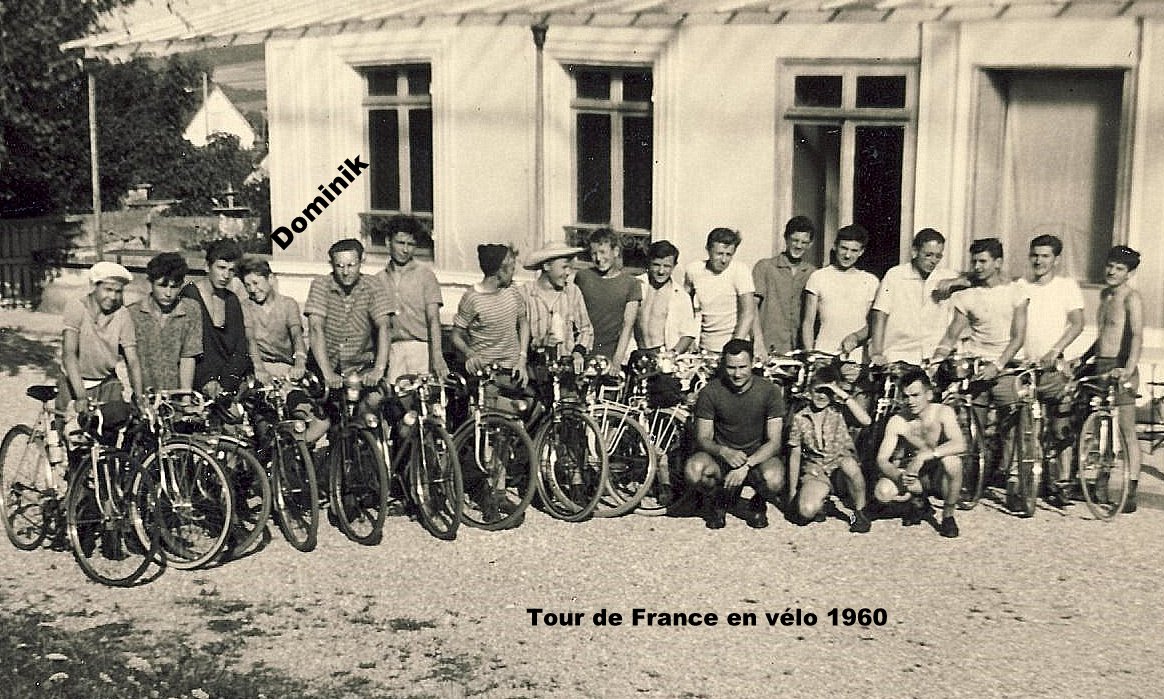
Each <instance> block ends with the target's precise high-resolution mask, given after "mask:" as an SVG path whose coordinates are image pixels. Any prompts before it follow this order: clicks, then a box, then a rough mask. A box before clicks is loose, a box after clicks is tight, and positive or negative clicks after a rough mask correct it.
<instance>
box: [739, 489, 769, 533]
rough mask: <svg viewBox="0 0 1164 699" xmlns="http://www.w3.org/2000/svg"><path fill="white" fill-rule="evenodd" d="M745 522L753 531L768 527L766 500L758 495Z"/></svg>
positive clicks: (750, 506) (752, 502)
mask: <svg viewBox="0 0 1164 699" xmlns="http://www.w3.org/2000/svg"><path fill="white" fill-rule="evenodd" d="M744 521H745V522H746V523H747V525H748V526H749V527H751V528H752V529H763V528H764V527H766V526H768V503H767V501H765V500H764V498H762V497H760V496H759V495H756V496H754V497H753V498H752V501H751V503H750V504H749V507H748V514H747V516H746V517H744Z"/></svg>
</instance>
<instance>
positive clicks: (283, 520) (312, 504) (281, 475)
mask: <svg viewBox="0 0 1164 699" xmlns="http://www.w3.org/2000/svg"><path fill="white" fill-rule="evenodd" d="M271 482H272V488H271V491H272V493H271V495H272V503H271V504H272V507H273V509H274V513H275V521H276V522H277V523H278V525H279V530H280V531H281V532H283V538H284V539H286V540H287V543H288V544H291V547H292V548H294V549H295V550H296V551H302V552H304V553H307V552H308V551H312V550H314V549H315V546H316V544H317V542H318V536H319V482H318V480H317V479H316V475H315V461H314V459H312V457H311V450H310V449H308V448H307V444H305V443H304V442H303V441H302V440H298V439H295V437H294V436H292V435H290V434H288V433H287V432H286V431H285V430H282V429H279V430H276V431H275V436H274V441H273V442H272V445H271Z"/></svg>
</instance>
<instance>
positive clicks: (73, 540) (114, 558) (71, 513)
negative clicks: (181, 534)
mask: <svg viewBox="0 0 1164 699" xmlns="http://www.w3.org/2000/svg"><path fill="white" fill-rule="evenodd" d="M111 462H112V463H111ZM94 473H96V480H95V479H94ZM139 482H140V483H141V484H142V487H141V488H140V489H139V488H138V487H137V484H138V483H139ZM156 492H157V491H156V490H155V489H154V487H153V484H152V480H151V478H150V475H149V474H148V473H146V472H145V471H143V470H142V469H141V468H139V467H135V466H132V465H130V464H129V463H128V459H127V458H126V457H125V456H124V455H121V456H119V455H117V454H110V455H106V456H103V457H102V460H101V462H99V463H98V464H97V466H96V469H93V468H90V465H89V463H88V462H87V461H86V462H84V463H83V464H82V466H81V467H80V468H79V469H77V470H76V471H75V472H74V475H73V479H72V484H71V486H70V487H69V491H68V494H67V495H66V496H65V522H66V526H67V531H68V538H69V545H70V548H71V549H72V552H73V558H74V559H75V560H76V561H77V565H79V566H80V567H81V570H82V571H84V573H85V575H86V576H87V577H88V578H89V579H90V580H93V581H94V582H98V583H101V584H102V585H108V586H110V587H129V586H132V585H133V584H135V583H136V582H138V580H140V579H141V578H142V576H143V575H145V573H146V571H147V570H148V569H149V568H150V565H151V564H153V563H160V562H161V561H162V556H161V544H160V532H159V529H158V526H157V522H156V520H155V519H154V517H156V515H157V510H156V508H155V505H156V503H155V502H154V501H153V499H152V498H153V495H154V494H156ZM143 532H144V533H145V534H144V537H143V536H142V533H143Z"/></svg>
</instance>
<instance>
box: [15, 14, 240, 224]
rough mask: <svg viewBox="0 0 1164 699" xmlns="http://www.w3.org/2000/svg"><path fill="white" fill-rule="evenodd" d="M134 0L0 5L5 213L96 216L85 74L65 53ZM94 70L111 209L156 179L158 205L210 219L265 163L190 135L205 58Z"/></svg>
mask: <svg viewBox="0 0 1164 699" xmlns="http://www.w3.org/2000/svg"><path fill="white" fill-rule="evenodd" d="M131 1H132V0H85V1H84V2H80V3H73V2H60V0H56V1H55V2H54V1H53V0H22V2H18V3H0V136H2V138H0V217H27V216H39V215H44V214H49V213H64V212H67V211H88V210H90V209H91V207H92V193H91V191H90V177H89V172H90V162H89V132H88V104H87V101H88V95H87V86H86V84H85V83H86V80H85V75H84V72H83V71H82V68H81V65H80V63H79V62H78V60H77V57H76V56H66V55H65V54H64V53H62V52H61V51H60V49H59V48H58V46H59V44H61V43H63V42H65V41H68V40H70V39H74V38H77V37H80V36H82V35H83V34H84V33H85V31H86V30H88V29H89V28H90V27H91V26H93V22H94V21H95V18H96V16H97V13H98V12H100V11H103V10H107V9H109V8H112V7H115V6H117V5H119V4H128V2H131ZM14 26H18V27H21V29H20V30H19V33H17V32H14V31H13V30H11V29H9V28H10V27H14ZM91 70H93V72H94V76H95V79H96V84H97V130H98V134H97V144H98V149H99V154H98V157H99V159H100V164H101V168H100V171H101V200H102V201H101V206H102V208H103V209H114V208H117V207H118V205H119V202H120V199H121V198H122V197H123V196H124V195H125V192H126V191H127V189H128V188H129V187H130V186H131V185H134V184H137V183H139V182H148V183H150V184H153V185H154V189H153V195H154V196H155V197H157V198H170V199H179V200H181V201H180V202H179V203H178V204H177V205H176V206H175V207H174V213H179V214H209V213H211V208H212V207H213V206H214V202H213V201H212V199H213V198H215V197H219V196H220V195H221V193H222V192H223V191H225V189H226V188H227V187H228V186H230V187H233V188H234V189H236V190H238V189H240V188H241V187H242V183H243V179H244V178H246V176H247V175H248V174H249V173H250V172H251V170H252V169H253V166H254V164H255V162H256V159H257V158H260V157H261V156H262V153H261V152H258V153H254V154H252V153H248V152H246V151H241V150H240V149H239V147H238V139H237V138H233V137H230V138H220V139H215V140H213V141H211V143H209V144H207V146H206V147H205V148H195V147H194V146H193V145H191V144H190V143H189V142H188V141H186V140H185V139H184V138H183V137H182V133H183V131H184V129H185V126H186V124H187V123H188V122H189V120H190V118H191V117H192V116H193V114H194V113H195V112H196V111H197V109H198V106H199V105H200V104H201V101H202V76H203V74H204V73H207V74H208V73H209V70H210V69H209V66H208V64H207V63H206V62H205V61H204V60H202V59H198V58H193V57H190V56H171V57H169V58H166V59H145V58H139V59H136V60H133V61H130V62H128V63H125V64H122V65H109V64H97V65H95V66H93V67H92V68H91Z"/></svg>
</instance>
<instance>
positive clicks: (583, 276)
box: [574, 269, 643, 358]
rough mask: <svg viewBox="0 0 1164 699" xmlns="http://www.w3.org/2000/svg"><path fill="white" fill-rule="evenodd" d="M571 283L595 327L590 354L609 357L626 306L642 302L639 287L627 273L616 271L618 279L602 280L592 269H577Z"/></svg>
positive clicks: (615, 344)
mask: <svg viewBox="0 0 1164 699" xmlns="http://www.w3.org/2000/svg"><path fill="white" fill-rule="evenodd" d="M574 283H575V284H576V285H577V286H578V290H579V291H581V292H582V298H583V300H585V301H586V315H588V316H590V324H591V325H593V326H594V352H593V353H594V354H600V355H602V356H604V357H607V358H612V357H613V356H614V351H615V350H616V349H618V336H619V333H621V332H622V318H623V312H624V310H625V309H626V305H627V304H628V303H631V302H639V303H641V302H642V300H643V289H642V285H640V284H639V280H637V279H635V278H634V277H632V276H630V275H629V274H624V273H622V272H619V273H618V274H617V276H613V277H602V276H599V274H598V273H597V272H595V271H594V270H592V269H580V270H578V273H577V274H576V275H574Z"/></svg>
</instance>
